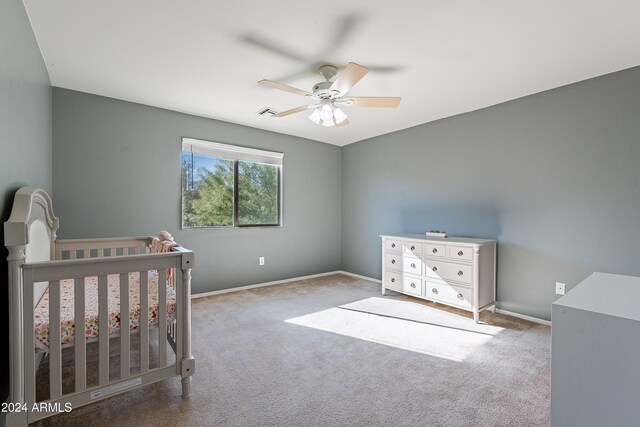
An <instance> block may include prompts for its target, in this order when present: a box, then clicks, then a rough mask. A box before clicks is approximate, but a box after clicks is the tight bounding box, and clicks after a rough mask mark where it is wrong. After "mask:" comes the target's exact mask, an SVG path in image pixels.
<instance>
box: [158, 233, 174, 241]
mask: <svg viewBox="0 0 640 427" xmlns="http://www.w3.org/2000/svg"><path fill="white" fill-rule="evenodd" d="M158 240H160V241H161V242H164V241H167V240H169V241H171V242H173V241H174V240H173V236H172V235H171V233H169V232H168V231H167V230H160V232H159V233H158Z"/></svg>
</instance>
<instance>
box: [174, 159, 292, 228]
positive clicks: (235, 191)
mask: <svg viewBox="0 0 640 427" xmlns="http://www.w3.org/2000/svg"><path fill="white" fill-rule="evenodd" d="M280 167H281V166H279V165H272V164H265V163H259V162H250V161H245V160H235V161H234V160H228V159H223V158H221V157H214V156H207V155H203V154H194V153H192V152H185V151H183V152H182V226H183V227H184V228H197V227H225V226H238V227H248V226H261V225H263V226H264V225H279V224H280Z"/></svg>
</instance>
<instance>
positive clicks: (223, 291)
mask: <svg viewBox="0 0 640 427" xmlns="http://www.w3.org/2000/svg"><path fill="white" fill-rule="evenodd" d="M332 274H344V275H347V276H351V277H355V278H357V279H362V280H368V281H370V282H374V283H382V280H380V279H374V278H373V277H368V276H363V275H361V274H355V273H351V272H349V271H344V270H336V271H327V272H326V273H318V274H311V275H309V276H299V277H292V278H290V279H283V280H274V281H273V282H265V283H256V284H255V285H247V286H239V287H237V288H229V289H221V290H219V291H211V292H202V293H199V294H193V295H191V299H197V298H204V297H209V296H213V295H220V294H227V293H229V292H238V291H244V290H247V289H254V288H262V287H264V286H273V285H282V284H285V283H290V282H297V281H298V280H306V279H314V278H316V277H323V276H331V275H332ZM496 313H499V314H504V315H505V316H512V317H517V318H518V319H524V320H528V321H530V322H534V323H539V324H541V325H546V326H551V322H550V321H548V320H544V319H539V318H537V317H533V316H527V315H526V314H520V313H516V312H513V311H508V310H503V309H501V308H496Z"/></svg>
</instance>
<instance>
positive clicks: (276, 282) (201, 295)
mask: <svg viewBox="0 0 640 427" xmlns="http://www.w3.org/2000/svg"><path fill="white" fill-rule="evenodd" d="M340 273H342V271H340V270H336V271H328V272H326V273H319V274H311V275H309V276H300V277H292V278H291V279H283V280H274V281H273V282H265V283H256V284H255V285H247V286H239V287H237V288H229V289H221V290H219V291H211V292H202V293H199V294H191V299H196V298H204V297H209V296H213V295H220V294H227V293H229V292H237V291H245V290H247V289H254V288H262V287H263V286H273V285H282V284H284V283H289V282H297V281H298V280H306V279H314V278H316V277H323V276H331V275H332V274H340Z"/></svg>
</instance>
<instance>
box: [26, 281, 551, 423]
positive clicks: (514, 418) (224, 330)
mask: <svg viewBox="0 0 640 427" xmlns="http://www.w3.org/2000/svg"><path fill="white" fill-rule="evenodd" d="M481 319H482V321H483V324H481V325H476V324H475V323H474V322H473V320H472V319H471V316H470V314H469V313H466V312H463V311H458V310H454V309H447V308H444V307H443V306H441V305H436V304H432V303H428V302H424V301H420V300H417V299H413V298H409V297H405V296H403V295H394V296H387V297H384V298H383V297H381V296H380V287H379V285H377V284H375V283H372V282H368V281H364V280H359V279H355V278H352V277H348V276H345V275H335V276H327V277H322V278H317V279H310V280H304V281H299V282H294V283H289V284H285V285H278V286H270V287H265V288H258V289H253V290H248V291H240V292H234V293H228V294H222V295H218V296H214V297H207V298H202V299H197V300H194V301H193V345H194V354H195V356H196V359H197V362H196V363H197V369H196V374H195V376H194V382H193V383H192V394H191V398H190V399H188V400H182V399H181V398H180V392H181V388H180V381H179V379H172V380H168V381H165V382H162V383H158V384H154V385H151V386H147V387H144V388H141V389H138V390H133V391H130V392H128V393H125V394H123V395H119V396H116V397H113V398H110V399H107V400H105V401H102V402H98V403H95V404H92V405H89V406H86V407H82V408H78V409H75V410H73V411H72V412H71V413H68V414H63V415H58V416H55V417H52V418H49V419H47V420H44V421H41V422H39V423H37V424H36V425H39V426H61V425H113V426H123V425H139V426H146V425H149V426H151V425H153V426H175V425H193V426H217V425H220V426H334V425H335V426H365V425H366V426H472V425H473V426H478V425H481V426H542V425H548V424H549V396H550V385H549V383H550V377H549V360H550V353H549V345H550V328H549V327H546V326H542V325H537V324H534V323H530V322H527V321H524V320H519V319H515V318H512V317H507V316H503V315H492V314H491V313H483V314H482V315H481Z"/></svg>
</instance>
